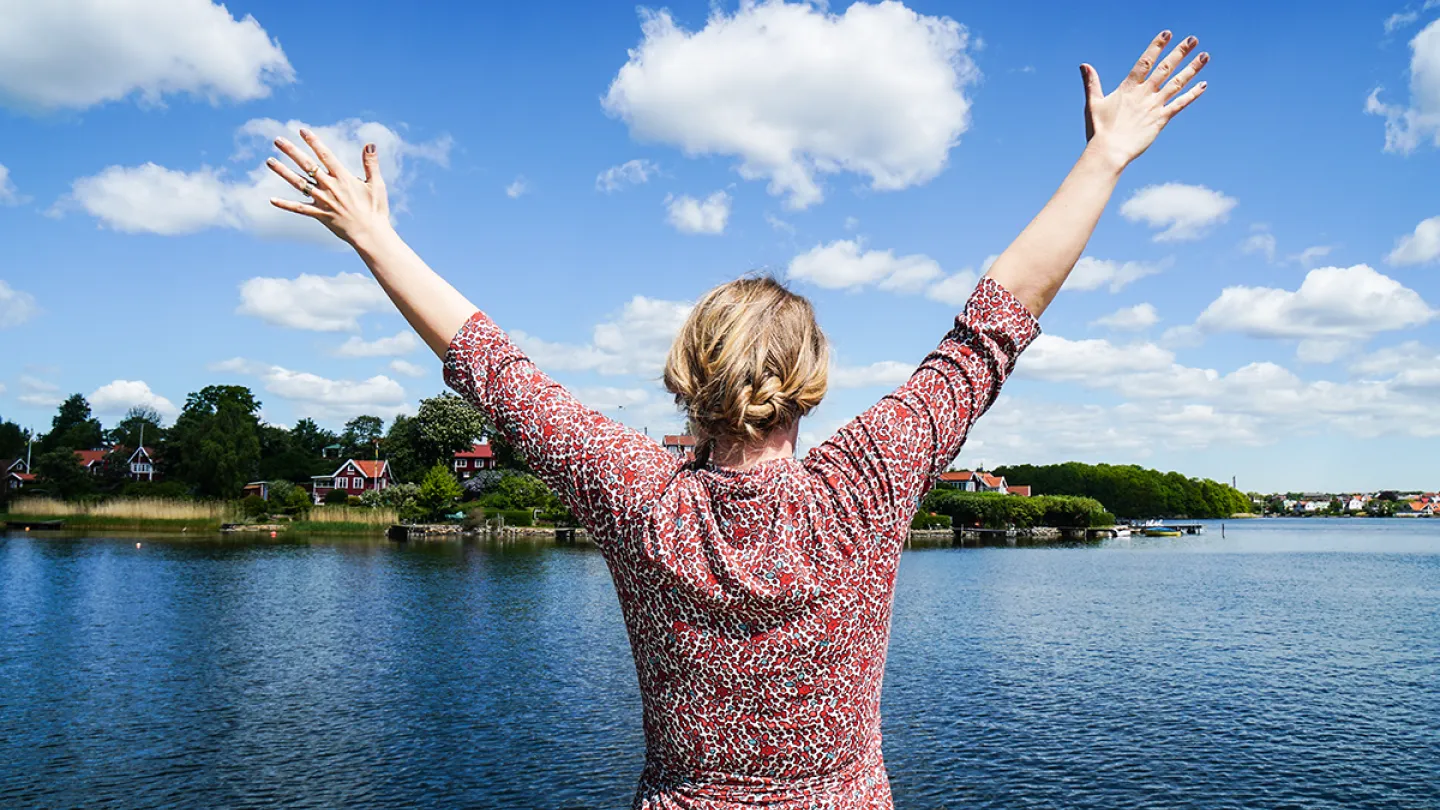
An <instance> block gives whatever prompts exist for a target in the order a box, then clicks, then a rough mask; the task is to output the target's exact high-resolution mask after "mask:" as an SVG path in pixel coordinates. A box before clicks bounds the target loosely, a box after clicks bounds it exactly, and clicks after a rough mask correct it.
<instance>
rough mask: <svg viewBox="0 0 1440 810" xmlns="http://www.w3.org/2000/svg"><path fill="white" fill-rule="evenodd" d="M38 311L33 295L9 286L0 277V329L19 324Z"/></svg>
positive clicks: (38, 307)
mask: <svg viewBox="0 0 1440 810" xmlns="http://www.w3.org/2000/svg"><path fill="white" fill-rule="evenodd" d="M39 312H40V306H39V305H38V304H36V303H35V296H33V295H31V294H30V293H27V292H21V291H20V290H17V289H15V288H14V287H11V286H10V284H9V283H8V282H6V281H4V280H3V279H0V329H10V328H13V327H16V326H19V325H21V324H23V323H25V322H26V321H28V320H30V319H31V318H33V317H35V315H36V314H37V313H39Z"/></svg>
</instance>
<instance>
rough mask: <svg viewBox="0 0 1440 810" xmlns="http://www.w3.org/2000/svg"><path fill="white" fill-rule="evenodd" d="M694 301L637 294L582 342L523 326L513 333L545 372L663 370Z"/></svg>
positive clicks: (646, 372) (652, 372)
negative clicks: (536, 332)
mask: <svg viewBox="0 0 1440 810" xmlns="http://www.w3.org/2000/svg"><path fill="white" fill-rule="evenodd" d="M692 306H693V305H692V304H689V303H686V302H683V301H662V300H657V299H654V298H646V297H645V296H642V295H637V296H635V297H634V298H632V299H630V301H629V303H627V304H626V305H625V307H624V309H623V310H622V311H621V312H620V314H619V316H618V317H617V318H615V319H614V320H611V321H606V322H604V323H601V324H599V325H597V326H596V327H595V329H594V331H593V333H592V336H591V342H590V343H588V344H584V345H575V344H567V343H554V342H551V341H547V340H544V339H541V338H538V337H535V336H534V335H530V334H528V333H526V332H523V331H519V330H512V331H511V333H510V334H511V336H512V337H513V338H514V339H515V342H516V343H517V344H519V346H520V348H521V349H523V350H524V351H525V353H526V354H528V355H529V356H530V359H531V360H534V361H535V363H536V365H538V366H539V367H540V368H542V369H545V370H546V371H595V372H598V373H600V374H642V375H646V376H650V377H655V376H657V375H659V373H660V370H661V369H662V368H663V367H664V365H665V356H666V354H668V353H669V351H670V344H671V343H673V342H674V341H675V335H676V333H678V332H679V331H680V327H681V326H683V325H684V324H685V318H686V317H688V316H689V315H690V310H691V308H692Z"/></svg>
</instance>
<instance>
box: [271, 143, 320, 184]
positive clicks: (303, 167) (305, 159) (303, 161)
mask: <svg viewBox="0 0 1440 810" xmlns="http://www.w3.org/2000/svg"><path fill="white" fill-rule="evenodd" d="M275 148H276V149H279V150H280V151H281V152H284V153H285V156H286V157H288V158H290V159H291V160H293V161H295V165H296V166H299V167H300V171H302V172H304V173H306V174H308V175H310V176H311V177H318V176H323V175H325V174H326V173H325V172H324V171H322V169H323V168H324V167H322V166H321V165H320V164H319V163H316V162H315V159H314V158H312V157H310V156H309V155H307V154H305V150H303V149H301V148H300V147H298V146H296V145H295V144H293V143H291V142H290V141H288V140H286V139H285V138H276V139H275Z"/></svg>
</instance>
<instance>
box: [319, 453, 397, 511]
mask: <svg viewBox="0 0 1440 810" xmlns="http://www.w3.org/2000/svg"><path fill="white" fill-rule="evenodd" d="M313 481H314V484H313V486H312V488H311V494H313V495H314V496H315V503H317V504H319V503H324V502H325V496H326V495H329V494H330V492H331V491H332V490H337V489H338V490H340V491H341V492H344V493H345V494H346V495H355V496H359V495H363V494H364V493H366V492H369V491H371V490H374V491H376V492H378V491H380V490H382V489H387V488H389V487H393V486H395V478H394V476H392V475H391V474H390V462H388V461H360V460H359V459H353V458H352V459H348V460H346V462H345V463H344V464H341V465H340V469H338V470H336V471H335V472H333V473H331V474H330V475H317V476H315V477H314V479H313Z"/></svg>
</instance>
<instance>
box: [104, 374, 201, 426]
mask: <svg viewBox="0 0 1440 810" xmlns="http://www.w3.org/2000/svg"><path fill="white" fill-rule="evenodd" d="M86 399H88V400H89V401H90V407H92V408H94V409H95V412H96V413H101V414H123V413H125V412H126V411H128V410H130V409H131V408H133V407H136V406H137V405H138V406H142V407H146V408H154V409H155V411H156V412H157V413H159V414H160V415H161V416H164V417H166V418H167V419H173V418H174V417H176V416H178V415H179V413H180V409H179V408H177V407H175V403H173V402H171V401H170V400H168V399H166V398H165V397H162V396H160V395H159V394H157V393H155V392H154V391H151V390H150V386H149V385H147V384H146V383H145V382H143V381H141V380H115V381H114V382H110V383H106V384H105V385H102V386H100V387H99V388H97V389H95V391H93V392H92V393H91V394H90V396H88V397H86Z"/></svg>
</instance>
